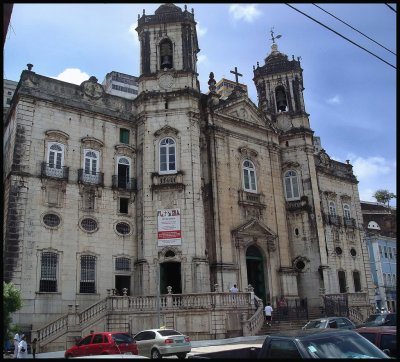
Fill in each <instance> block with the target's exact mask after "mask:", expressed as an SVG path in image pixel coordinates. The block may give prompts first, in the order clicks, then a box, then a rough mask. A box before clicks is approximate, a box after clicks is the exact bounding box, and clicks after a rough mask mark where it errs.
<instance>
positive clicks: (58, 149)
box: [46, 142, 64, 177]
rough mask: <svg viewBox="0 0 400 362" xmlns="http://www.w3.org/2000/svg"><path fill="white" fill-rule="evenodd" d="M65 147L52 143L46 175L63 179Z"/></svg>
mask: <svg viewBox="0 0 400 362" xmlns="http://www.w3.org/2000/svg"><path fill="white" fill-rule="evenodd" d="M63 166H64V145H63V144H61V143H55V142H50V143H49V144H48V152H47V168H46V174H47V175H48V176H53V177H63V170H62V168H63Z"/></svg>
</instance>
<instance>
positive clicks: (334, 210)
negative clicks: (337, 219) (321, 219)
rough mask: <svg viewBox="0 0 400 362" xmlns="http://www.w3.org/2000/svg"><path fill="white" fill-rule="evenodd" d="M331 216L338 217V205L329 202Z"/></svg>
mask: <svg viewBox="0 0 400 362" xmlns="http://www.w3.org/2000/svg"><path fill="white" fill-rule="evenodd" d="M329 215H331V216H336V205H335V203H334V202H333V201H329Z"/></svg>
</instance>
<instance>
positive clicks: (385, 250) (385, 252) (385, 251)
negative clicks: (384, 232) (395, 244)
mask: <svg viewBox="0 0 400 362" xmlns="http://www.w3.org/2000/svg"><path fill="white" fill-rule="evenodd" d="M383 252H384V254H385V258H386V259H387V257H388V253H387V247H386V246H384V247H383Z"/></svg>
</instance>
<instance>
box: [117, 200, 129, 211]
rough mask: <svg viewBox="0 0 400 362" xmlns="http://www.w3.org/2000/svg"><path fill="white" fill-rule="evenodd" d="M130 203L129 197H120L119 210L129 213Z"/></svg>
mask: <svg viewBox="0 0 400 362" xmlns="http://www.w3.org/2000/svg"><path fill="white" fill-rule="evenodd" d="M128 204H129V199H128V198H126V197H121V198H120V199H119V212H120V213H121V214H127V213H128Z"/></svg>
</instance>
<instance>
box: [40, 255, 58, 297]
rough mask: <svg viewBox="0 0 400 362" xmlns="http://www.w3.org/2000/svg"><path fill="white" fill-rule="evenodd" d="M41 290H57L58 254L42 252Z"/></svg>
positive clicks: (52, 291) (51, 291) (47, 291)
mask: <svg viewBox="0 0 400 362" xmlns="http://www.w3.org/2000/svg"><path fill="white" fill-rule="evenodd" d="M39 292H46V293H54V292H57V254H56V253H49V252H45V253H42V260H41V275H40V285H39Z"/></svg>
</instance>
